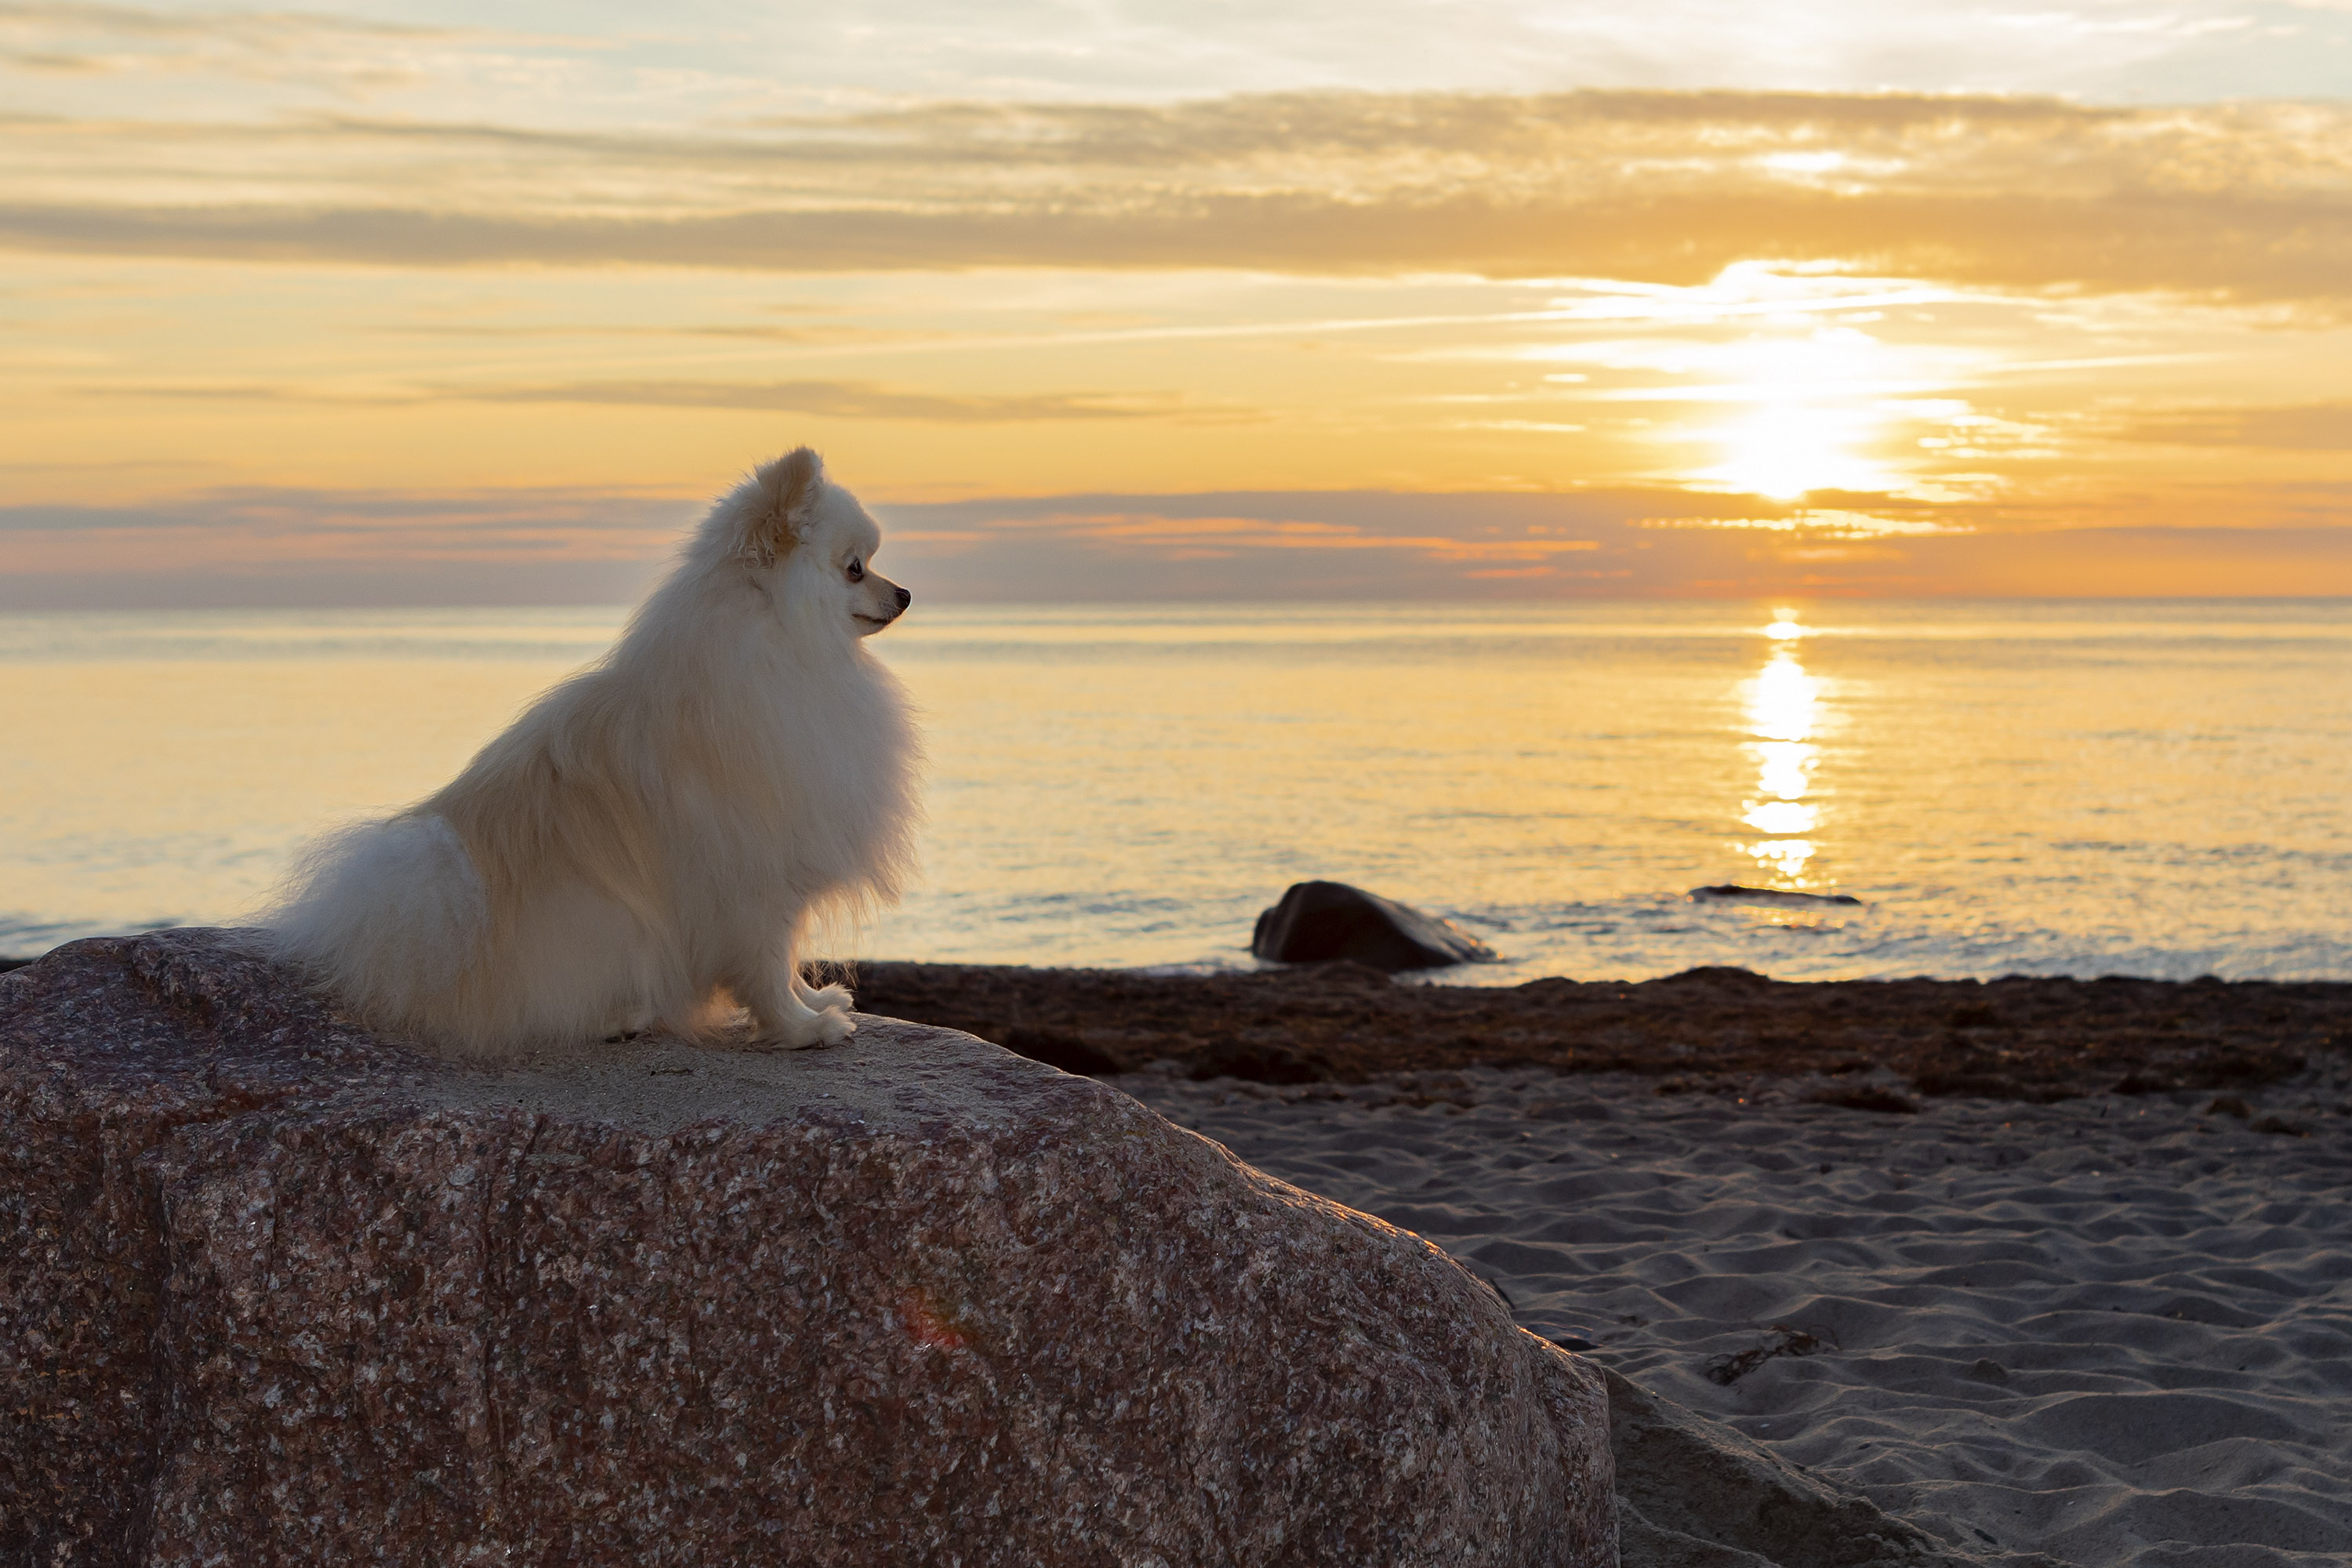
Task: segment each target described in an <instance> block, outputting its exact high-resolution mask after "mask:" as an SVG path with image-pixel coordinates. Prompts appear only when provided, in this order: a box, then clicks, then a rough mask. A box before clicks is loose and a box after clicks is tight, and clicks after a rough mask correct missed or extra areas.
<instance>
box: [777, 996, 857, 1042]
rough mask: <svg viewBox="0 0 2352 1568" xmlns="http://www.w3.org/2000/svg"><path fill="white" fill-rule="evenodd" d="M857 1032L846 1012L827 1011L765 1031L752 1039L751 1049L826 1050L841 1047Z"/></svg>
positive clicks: (840, 1009) (841, 1010)
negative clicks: (827, 1047)
mask: <svg viewBox="0 0 2352 1568" xmlns="http://www.w3.org/2000/svg"><path fill="white" fill-rule="evenodd" d="M856 1032H857V1024H856V1020H854V1019H853V1018H851V1017H850V1016H849V1014H848V1012H847V1011H846V1010H845V1009H844V1008H840V1007H827V1008H826V1009H825V1010H824V1012H822V1013H812V1014H810V1015H809V1016H807V1017H805V1018H795V1019H793V1020H790V1021H789V1022H786V1023H783V1024H779V1025H776V1026H772V1027H770V1028H765V1029H762V1030H761V1031H760V1032H759V1034H757V1035H755V1036H754V1037H752V1038H751V1048H752V1049H753V1050H755V1051H807V1050H814V1049H816V1048H817V1047H822V1046H837V1045H839V1044H841V1042H842V1041H844V1040H845V1039H847V1038H849V1037H850V1036H852V1035H854V1034H856Z"/></svg>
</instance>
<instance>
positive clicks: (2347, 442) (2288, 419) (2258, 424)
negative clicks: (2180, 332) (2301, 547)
mask: <svg viewBox="0 0 2352 1568" xmlns="http://www.w3.org/2000/svg"><path fill="white" fill-rule="evenodd" d="M2118 434H2119V435H2120V436H2121V437H2122V438H2123V439H2125V440H2126V441H2149V442H2157V443H2161V444H2164V445H2168V446H2180V447H2269V448H2272V449H2273V450H2278V451H2299V452H2352V403H2298V404H2288V405H2277V406H2269V407H2245V408H2171V409H2164V410H2161V411H2158V412H2155V413H2150V414H2145V415H2142V416H2139V417H2137V418H2135V419H2133V420H2132V421H2131V422H2130V423H2128V424H2126V426H2124V427H2123V428H2122V429H2121V430H2120V431H2119V432H2118Z"/></svg>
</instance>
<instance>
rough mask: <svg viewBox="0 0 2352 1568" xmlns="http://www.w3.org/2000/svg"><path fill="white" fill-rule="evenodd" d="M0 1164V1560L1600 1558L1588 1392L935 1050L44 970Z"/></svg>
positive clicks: (1468, 1307) (1336, 1232) (1375, 1255)
mask: <svg viewBox="0 0 2352 1568" xmlns="http://www.w3.org/2000/svg"><path fill="white" fill-rule="evenodd" d="M0 1151H4V1152H0V1160H5V1165H4V1166H0V1563H22V1564H32V1563H40V1564H43V1565H44V1568H49V1565H54V1564H66V1563H90V1564H100V1563H106V1564H111V1563H234V1564H239V1565H242V1564H249V1563H250V1564H261V1563H346V1562H382V1563H433V1564H442V1563H534V1564H538V1563H545V1564H581V1563H629V1564H645V1563H678V1564H721V1563H726V1564H735V1563H810V1564H857V1563H875V1564H885V1563H887V1564H894V1565H896V1564H913V1563H940V1564H960V1565H977V1564H984V1563H1004V1564H1015V1563H1018V1564H1024V1565H1028V1564H1038V1563H1051V1564H1063V1563H1071V1564H1078V1563H1085V1564H1095V1563H1100V1564H1105V1565H1114V1564H1116V1565H1121V1568H1141V1565H1143V1564H1160V1565H1161V1568H1192V1565H1195V1564H1225V1563H1229V1564H1236V1565H1243V1568H1264V1565H1267V1564H1276V1563H1331V1564H1346V1565H1347V1568H1365V1565H1370V1564H1381V1565H1387V1564H1411V1563H1432V1564H1434V1563H1446V1564H1473V1563H1494V1564H1509V1565H1512V1568H1521V1565H1536V1564H1563V1565H1567V1564H1573V1565H1577V1568H1601V1565H1603V1564H1609V1563H1613V1562H1614V1561H1615V1523H1614V1517H1613V1507H1614V1503H1613V1498H1612V1479H1611V1468H1610V1457H1609V1447H1608V1441H1609V1434H1608V1416H1607V1410H1606V1401H1605V1396H1604V1394H1603V1392H1602V1388H1601V1380H1600V1378H1599V1376H1598V1374H1597V1373H1594V1372H1593V1371H1592V1370H1591V1368H1590V1367H1589V1366H1587V1365H1586V1364H1585V1363H1581V1362H1580V1361H1578V1360H1577V1359H1576V1358H1574V1357H1571V1356H1569V1355H1567V1354H1565V1353H1564V1352H1559V1351H1557V1350H1555V1349H1553V1348H1552V1347H1551V1346H1549V1345H1548V1344H1546V1343H1544V1342H1542V1341H1540V1340H1538V1339H1536V1338H1534V1337H1533V1336H1531V1335H1529V1334H1527V1333H1524V1332H1522V1331H1519V1330H1518V1329H1517V1328H1515V1327H1514V1326H1512V1324H1511V1322H1510V1321H1509V1319H1508V1317H1507V1315H1506V1313H1505V1312H1504V1310H1502V1308H1501V1306H1500V1305H1499V1304H1498V1303H1497V1302H1496V1300H1494V1298H1493V1297H1492V1296H1491V1295H1490V1294H1489V1293H1488V1292H1487V1291H1486V1290H1485V1289H1482V1288H1481V1287H1479V1286H1478V1285H1477V1284H1476V1283H1475V1281H1474V1280H1473V1279H1471V1278H1470V1277H1469V1276H1468V1275H1467V1274H1465V1272H1464V1271H1463V1270H1461V1269H1460V1268H1457V1267H1456V1266H1455V1265H1454V1264H1453V1263H1452V1262H1450V1261H1448V1260H1447V1259H1446V1258H1444V1256H1443V1255H1441V1254H1440V1253H1438V1252H1437V1251H1436V1250H1435V1249H1433V1247H1429V1246H1428V1245H1427V1244H1425V1243H1424V1242H1423V1241H1421V1240H1420V1239H1419V1238H1417V1237H1412V1236H1410V1235H1407V1234H1405V1233H1403V1232H1401V1231H1398V1230H1395V1229H1393V1228H1391V1227H1390V1226H1386V1225H1383V1224H1381V1222H1380V1221H1378V1220H1374V1219H1371V1218H1370V1217H1368V1216H1366V1215H1360V1214H1356V1213H1354V1212H1352V1211H1350V1210H1348V1209H1344V1208H1341V1207H1339V1206H1338V1205H1333V1204H1329V1203H1326V1202H1324V1201H1322V1200H1320V1199H1318V1198H1315V1197H1312V1196H1309V1195H1308V1194H1305V1193H1302V1192H1299V1191H1297V1189H1295V1188H1292V1187H1289V1186H1286V1185H1284V1184H1282V1183H1279V1182H1276V1181H1273V1180H1271V1179H1270V1178H1268V1177H1265V1176H1264V1175H1262V1174H1260V1173H1257V1172H1255V1171H1254V1170H1252V1169H1251V1168H1250V1167H1248V1166H1246V1165H1244V1164H1242V1163H1239V1162H1238V1161H1236V1160H1234V1158H1233V1156H1231V1155H1230V1154H1228V1153H1227V1152H1225V1151H1224V1150H1223V1149H1222V1148H1220V1147H1218V1146H1217V1145H1216V1144H1213V1143H1210V1142H1205V1141H1204V1140H1202V1139H1200V1138H1196V1137H1194V1136H1193V1135H1192V1134H1190V1133H1187V1132H1183V1131H1179V1130H1178V1129H1176V1128H1174V1127H1171V1126H1170V1125H1169V1124H1168V1123H1167V1122H1165V1121H1160V1119H1159V1118H1158V1117H1156V1116H1154V1115H1152V1114H1151V1113H1150V1111H1147V1110H1144V1109H1142V1108H1141V1107H1140V1106H1139V1105H1137V1104H1136V1103H1135V1102H1134V1101H1133V1100H1129V1099H1128V1098H1127V1097H1126V1096H1124V1095H1121V1094H1119V1093H1118V1092H1117V1091H1116V1090H1115V1089H1109V1088H1108V1087H1106V1086H1104V1085H1101V1084H1097V1083H1095V1082H1093V1081H1091V1080H1088V1079H1081V1078H1072V1077H1067V1076H1066V1075H1064V1074H1062V1073H1059V1072H1056V1071H1055V1070H1054V1069H1053V1068H1048V1067H1045V1066H1042V1065H1040V1064H1038V1063H1035V1062H1030V1061H1025V1060H1023V1059H1022V1058H1017V1057H1013V1056H1012V1055H1010V1054H1008V1053H1006V1052H1004V1051H1003V1050H1000V1049H998V1048H997V1047H993V1046H991V1045H989V1044H987V1043H986V1042H984V1041H981V1040H978V1039H974V1038H973V1037H970V1036H967V1035H960V1034H955V1033H952V1032H950V1031H947V1030H942V1029H933V1028H924V1027H918V1026H911V1025H906V1024H898V1023H893V1022H891V1021H889V1020H887V1019H879V1018H867V1019H865V1020H864V1021H863V1022H862V1026H861V1027H860V1030H859V1032H858V1034H857V1036H856V1038H855V1039H854V1040H853V1041H852V1042H851V1043H850V1044H849V1045H847V1046H845V1047H838V1048H836V1049H834V1050H829V1051H811V1052H802V1053H794V1054H789V1055H765V1054H753V1053H746V1052H739V1051H730V1050H719V1049H709V1048H701V1047H694V1046H690V1045H688V1044H686V1043H683V1042H680V1041H677V1040H672V1039H647V1040H641V1041H637V1042H634V1043H631V1044H628V1045H625V1046H615V1047H608V1048H607V1049H606V1050H604V1051H603V1052H600V1053H597V1054H595V1055H593V1056H590V1057H583V1058H578V1059H574V1060H564V1061H555V1060H550V1061H542V1062H539V1063H535V1064H532V1065H530V1066H528V1067H525V1068H517V1069H513V1070H508V1071H503V1072H492V1071H488V1070H485V1069H478V1068H455V1067H451V1066H448V1065H446V1064H444V1063H442V1062H440V1061H438V1060H436V1059H434V1058H429V1057H425V1056H423V1055H420V1054H418V1053H416V1052H415V1051H413V1050H410V1049H408V1048H406V1047H402V1046H399V1045H396V1044H393V1043H390V1042H386V1041H383V1040H379V1039H376V1038H373V1037H369V1036H367V1035H365V1034H363V1033H362V1032H360V1031H359V1030H358V1029H356V1028H355V1027H353V1026H351V1025H350V1024H349V1023H348V1022H347V1021H345V1020H343V1019H341V1018H340V1017H339V1016H336V1015H334V1014H333V1013H332V1012H331V1011H330V1010H329V1009H327V1008H326V1007H324V1006H322V1005H320V1004H319V1003H318V1002H317V1001H315V1000H314V999H312V998H311V997H310V996H309V995H307V994H304V993H302V992H301V991H299V990H298V989H296V988H294V987H292V986H291V985H289V984H288V983H287V982H286V980H285V978H284V977H283V976H282V975H280V974H278V973H276V972H273V971H271V970H269V969H268V968H267V967H266V966H264V965H262V964H260V963H257V962H256V961H254V960H252V959H249V958H246V957H243V956H241V955H239V954H238V953H237V952H236V951H235V949H234V947H233V945H231V944H230V943H229V942H226V941H224V940H223V939H222V938H221V937H220V936H219V935H218V934H217V933H207V932H199V931H187V932H177V933H170V934H163V935H154V936H145V937H138V938H131V939H127V940H122V941H108V942H77V943H75V944H73V945H71V946H69V947H67V948H63V949H60V950H59V951H58V952H56V953H54V954H52V955H51V956H50V957H48V958H47V959H45V960H43V961H42V962H41V963H37V964H35V965H33V966H32V967H31V968H28V969H25V970H22V971H19V972H17V973H14V974H11V975H8V976H6V977H5V978H0Z"/></svg>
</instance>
